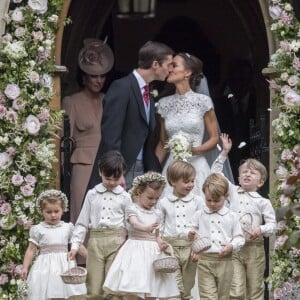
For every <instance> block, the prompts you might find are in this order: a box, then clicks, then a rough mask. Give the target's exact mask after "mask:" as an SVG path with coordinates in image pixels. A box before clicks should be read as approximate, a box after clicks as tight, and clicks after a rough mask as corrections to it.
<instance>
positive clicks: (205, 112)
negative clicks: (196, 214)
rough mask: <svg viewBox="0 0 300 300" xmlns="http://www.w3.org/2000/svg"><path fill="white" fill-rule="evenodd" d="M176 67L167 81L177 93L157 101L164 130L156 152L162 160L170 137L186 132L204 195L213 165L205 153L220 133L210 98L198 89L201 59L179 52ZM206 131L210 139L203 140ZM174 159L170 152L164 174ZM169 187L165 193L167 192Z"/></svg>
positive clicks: (197, 185)
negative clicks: (203, 185)
mask: <svg viewBox="0 0 300 300" xmlns="http://www.w3.org/2000/svg"><path fill="white" fill-rule="evenodd" d="M173 63H174V68H173V71H172V72H171V73H170V75H169V77H168V79H167V81H168V82H169V83H173V84H174V85H175V87H176V93H175V94H174V95H171V96H168V97H165V98H162V99H160V100H159V102H158V107H157V108H158V110H157V111H158V114H159V115H160V123H161V131H160V140H159V143H158V146H157V148H156V155H157V156H158V158H159V160H160V162H161V163H162V162H163V161H164V159H165V157H166V155H167V149H166V148H165V145H166V143H167V141H168V139H169V138H171V137H172V136H173V135H174V134H177V133H178V132H179V131H181V132H183V133H184V134H185V136H187V137H188V138H189V140H190V141H191V143H192V155H193V156H192V157H190V158H188V161H189V162H190V163H191V164H192V165H193V166H194V167H195V169H196V173H197V175H196V179H195V187H194V190H193V192H194V193H195V194H198V195H199V194H200V195H201V194H202V191H201V190H202V184H203V182H204V180H205V178H206V177H207V176H208V174H209V173H210V166H209V165H208V163H207V160H206V158H205V156H204V155H205V153H206V152H207V151H209V150H211V149H213V148H215V147H216V145H217V143H218V140H219V136H218V123H217V118H216V115H215V112H214V108H213V103H212V100H211V98H210V97H208V96H206V95H203V94H199V93H196V92H194V91H193V90H192V88H195V87H196V86H197V84H198V83H199V81H200V80H201V77H202V76H203V73H202V62H201V61H200V60H199V59H198V58H197V57H195V56H193V55H190V54H188V53H179V54H177V55H176V56H175V57H174V59H173ZM205 130H206V131H207V132H208V139H207V140H206V141H205V142H204V143H202V142H203V136H204V132H205ZM172 161H173V157H172V156H171V155H170V156H169V157H168V159H167V162H166V164H165V166H164V169H163V174H165V173H166V169H167V167H168V166H169V164H170V163H171V162H172ZM168 189H170V187H168V186H167V187H166V189H165V192H164V193H168V192H169V191H170V190H168Z"/></svg>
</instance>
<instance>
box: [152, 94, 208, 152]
mask: <svg viewBox="0 0 300 300" xmlns="http://www.w3.org/2000/svg"><path fill="white" fill-rule="evenodd" d="M157 108H158V110H157V112H158V113H159V114H160V115H161V117H162V118H163V119H164V121H165V128H166V131H167V134H168V137H169V138H171V137H172V136H173V135H174V134H176V133H178V132H179V131H180V130H181V131H182V132H184V133H185V134H186V135H187V136H188V137H189V138H190V140H191V141H192V143H193V146H194V147H195V146H199V145H201V144H202V140H203V135H204V129H205V125H204V120H203V117H204V115H205V113H206V112H207V111H209V110H210V109H212V108H213V103H212V101H211V99H210V98H209V97H208V96H206V95H203V94H198V93H195V92H193V91H192V90H190V91H188V92H186V93H185V94H184V95H179V94H174V95H171V96H168V97H165V98H162V99H160V100H159V102H158V106H157Z"/></svg>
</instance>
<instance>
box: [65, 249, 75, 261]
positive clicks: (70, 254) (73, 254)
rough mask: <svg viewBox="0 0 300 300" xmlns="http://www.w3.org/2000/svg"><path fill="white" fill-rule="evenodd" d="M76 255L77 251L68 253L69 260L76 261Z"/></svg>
mask: <svg viewBox="0 0 300 300" xmlns="http://www.w3.org/2000/svg"><path fill="white" fill-rule="evenodd" d="M76 254H77V251H76V250H71V251H69V252H68V255H67V257H68V259H69V260H74V259H75V257H76Z"/></svg>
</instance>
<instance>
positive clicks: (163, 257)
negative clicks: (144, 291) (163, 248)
mask: <svg viewBox="0 0 300 300" xmlns="http://www.w3.org/2000/svg"><path fill="white" fill-rule="evenodd" d="M169 248H170V249H171V250H170V251H171V255H167V254H165V253H164V252H161V253H160V254H159V255H158V258H157V259H156V260H154V261H153V268H154V270H155V272H161V273H174V272H175V271H176V270H177V269H178V268H179V262H178V260H177V258H176V257H175V256H174V251H173V248H172V246H170V245H169Z"/></svg>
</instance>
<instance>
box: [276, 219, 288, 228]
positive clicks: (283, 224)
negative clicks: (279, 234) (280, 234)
mask: <svg viewBox="0 0 300 300" xmlns="http://www.w3.org/2000/svg"><path fill="white" fill-rule="evenodd" d="M285 226H286V221H284V220H282V221H279V222H278V223H277V229H278V230H283V229H284V228H285Z"/></svg>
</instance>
